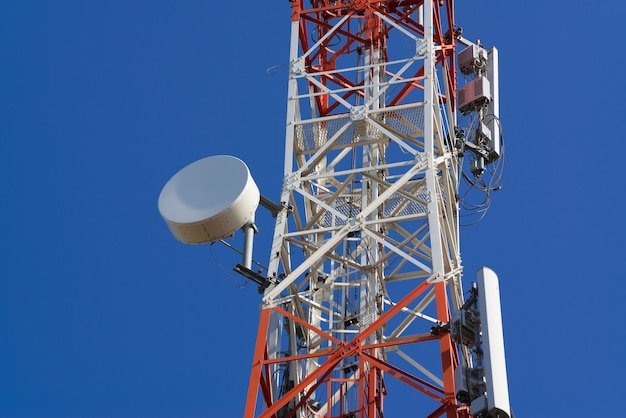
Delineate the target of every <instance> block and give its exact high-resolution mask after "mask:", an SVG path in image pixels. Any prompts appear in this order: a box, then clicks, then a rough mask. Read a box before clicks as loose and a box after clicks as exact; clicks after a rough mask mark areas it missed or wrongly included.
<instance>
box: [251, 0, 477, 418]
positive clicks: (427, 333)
mask: <svg viewBox="0 0 626 418" xmlns="http://www.w3.org/2000/svg"><path fill="white" fill-rule="evenodd" d="M291 6H292V27H291V45H290V70H289V88H288V109H287V129H286V142H285V160H284V183H283V188H282V194H281V204H282V210H280V211H279V212H278V214H277V217H276V225H275V231H274V238H273V243H272V250H271V255H270V261H269V271H268V276H267V279H268V286H267V287H266V288H265V289H264V294H263V305H262V309H261V316H260V324H259V328H258V336H257V343H256V347H255V351H254V359H253V365H252V372H251V378H250V386H249V391H248V398H247V403H246V408H245V417H256V416H259V417H277V418H286V417H298V418H302V417H328V418H330V417H333V418H334V417H337V418H338V417H344V418H347V417H362V418H365V417H367V418H374V417H383V416H385V414H384V409H385V405H384V400H385V397H387V398H388V399H393V402H394V404H402V403H404V404H406V409H405V411H407V413H408V411H410V412H411V413H412V416H424V417H439V416H446V417H461V416H469V411H468V410H467V406H463V405H460V404H459V403H458V402H457V400H456V398H455V377H454V376H455V369H456V368H457V367H458V366H459V365H460V364H462V363H463V362H465V361H466V357H467V353H465V352H464V349H463V348H458V347H457V345H456V343H455V342H454V341H453V339H452V338H451V336H450V333H449V332H446V331H445V330H442V325H445V324H448V323H449V322H450V316H451V311H454V310H457V309H459V307H460V306H461V305H462V304H463V291H462V285H461V272H462V266H461V257H460V251H459V213H458V188H459V176H460V161H459V155H458V151H457V150H456V149H455V147H454V146H452V142H453V140H454V137H455V129H454V126H455V124H456V123H455V122H456V91H457V87H456V70H455V67H456V64H455V41H456V37H457V34H456V33H455V25H454V1H453V0H437V1H433V0H406V1H405V0H402V1H401V0H398V1H377V0H352V1H348V0H307V1H304V0H292V2H291ZM403 387H405V388H403ZM394 391H395V393H402V397H400V398H398V397H395V398H394V397H393V396H394Z"/></svg>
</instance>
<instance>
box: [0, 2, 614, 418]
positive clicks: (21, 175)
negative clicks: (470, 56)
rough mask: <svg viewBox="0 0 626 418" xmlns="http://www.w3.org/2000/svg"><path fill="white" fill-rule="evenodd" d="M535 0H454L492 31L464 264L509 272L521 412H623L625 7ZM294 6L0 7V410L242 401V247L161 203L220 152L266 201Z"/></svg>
mask: <svg viewBox="0 0 626 418" xmlns="http://www.w3.org/2000/svg"><path fill="white" fill-rule="evenodd" d="M535 4H536V6H533V3H529V2H525V3H521V2H502V1H495V0H490V1H487V0H484V1H475V0H471V1H470V0H466V1H458V4H457V22H458V25H459V26H461V27H463V29H464V36H466V37H467V38H469V39H472V40H475V39H476V38H480V39H481V41H482V42H483V44H485V45H487V46H491V45H495V46H497V47H498V48H499V50H500V59H501V66H500V70H501V73H500V76H501V86H500V87H501V119H502V122H503V131H504V136H505V142H506V150H507V159H506V167H505V176H504V188H503V189H502V190H500V191H498V192H497V193H494V195H493V204H492V208H491V210H490V211H489V213H488V215H487V217H486V219H485V220H484V221H482V222H481V223H479V224H478V225H476V226H472V227H467V228H464V229H463V230H462V238H461V242H462V253H463V259H464V261H465V267H466V274H465V279H464V281H465V283H466V284H468V283H469V282H470V281H471V280H472V277H473V272H474V271H475V270H476V269H477V268H478V267H480V266H482V265H488V266H490V267H492V268H493V269H494V270H496V271H497V272H498V273H499V276H500V280H501V292H502V304H503V305H502V309H503V317H504V326H505V342H506V348H507V353H506V354H507V360H508V373H509V380H510V381H509V384H510V393H511V403H512V406H513V408H514V410H515V413H516V415H517V417H518V418H521V417H583V416H584V417H590V416H592V417H599V416H616V415H615V414H616V413H617V414H619V412H616V411H617V410H621V409H620V407H619V404H620V403H621V402H622V397H623V390H622V386H623V382H624V376H626V367H625V360H624V347H623V345H624V338H623V335H622V334H623V333H624V325H623V321H622V316H623V305H624V303H623V301H622V295H624V294H625V290H626V285H625V284H624V281H625V279H626V274H624V272H623V269H621V267H620V265H621V261H622V260H623V258H624V255H623V247H624V244H623V235H624V233H625V232H626V228H625V225H624V218H623V208H622V205H623V202H624V199H623V196H622V194H623V189H624V186H623V185H622V181H623V179H622V178H621V175H620V173H622V172H623V169H622V161H623V158H624V155H626V145H625V144H626V141H625V140H624V138H623V135H624V134H623V132H622V129H621V128H622V123H621V121H622V119H623V117H624V116H623V110H622V108H623V100H624V87H623V79H624V74H625V73H626V68H625V64H624V62H625V60H624V58H623V54H622V53H620V51H619V48H620V47H619V43H618V42H619V41H620V40H621V37H622V35H623V33H622V32H623V31H622V29H621V28H622V26H623V21H622V20H623V16H624V13H625V12H626V6H624V4H623V3H622V2H618V1H612V2H611V1H610V2H601V3H597V5H590V4H589V2H582V1H568V2H565V1H562V0H561V1H552V2H535ZM289 6H290V4H289V2H288V1H287V0H282V1H276V2H252V1H243V2H210V1H179V2H172V1H159V0H152V1H135V0H127V1H88V0H75V1H69V0H59V1H28V0H20V1H16V0H13V1H11V0H7V1H4V2H2V3H1V4H0V78H1V81H0V187H1V190H2V197H1V198H0V214H1V215H2V218H1V219H2V221H1V222H0V237H1V239H0V416H1V417H10V418H13V417H32V418H44V417H46V418H47V417H50V418H53V417H54V418H57V417H58V418H61V417H63V418H65V417H85V418H87V417H89V418H90V417H94V418H95V417H120V418H121V417H238V416H241V414H242V411H243V404H244V401H245V396H246V389H247V384H248V373H249V367H250V362H251V358H252V348H253V344H254V339H255V335H256V327H257V319H258V306H259V303H260V299H259V295H258V294H257V291H256V288H255V286H253V285H248V286H246V287H243V288H239V287H238V283H241V282H242V281H241V278H240V277H234V276H231V273H230V270H231V268H232V266H233V265H234V263H236V262H238V261H239V257H238V256H237V255H236V254H233V253H232V252H230V251H229V250H228V249H225V248H224V247H222V246H214V247H213V248H212V247H210V246H186V245H183V244H180V243H178V242H177V241H175V240H174V239H173V238H172V237H171V235H170V234H169V232H168V230H167V228H166V227H165V225H164V223H163V222H162V220H161V218H160V216H159V214H158V211H157V206H156V202H157V198H158V194H159V191H160V189H161V187H162V186H163V185H164V184H165V182H166V181H167V180H168V179H169V178H170V177H171V176H172V175H173V174H174V173H175V172H176V171H178V170H179V169H180V168H182V167H184V166H185V165H187V164H189V163H190V162H192V161H195V160H197V159H200V158H203V157H205V156H208V155H215V154H232V155H236V156H238V157H240V158H242V159H243V160H245V161H246V162H247V163H248V165H249V166H250V169H251V171H252V173H253V175H254V176H255V178H256V181H257V183H258V184H259V187H260V188H261V189H262V191H263V193H264V194H265V195H267V196H269V197H270V198H277V196H278V194H279V191H280V185H281V172H282V167H281V165H282V154H283V142H284V121H285V108H286V100H285V97H286V75H287V73H286V68H285V66H284V65H285V64H286V62H287V57H288V49H287V48H288V36H289V33H288V30H289V15H290V11H289ZM268 68H274V69H273V70H272V71H270V73H271V75H268V74H267V69H268ZM259 227H260V229H261V231H260V233H259V234H258V235H257V241H256V249H255V254H254V256H255V258H256V259H258V260H260V261H261V262H264V263H265V262H266V260H267V257H268V255H269V252H268V245H269V241H270V237H271V234H272V224H271V218H269V217H268V218H262V217H261V219H259ZM216 260H218V262H216ZM410 412H411V411H406V413H407V414H408V413H410Z"/></svg>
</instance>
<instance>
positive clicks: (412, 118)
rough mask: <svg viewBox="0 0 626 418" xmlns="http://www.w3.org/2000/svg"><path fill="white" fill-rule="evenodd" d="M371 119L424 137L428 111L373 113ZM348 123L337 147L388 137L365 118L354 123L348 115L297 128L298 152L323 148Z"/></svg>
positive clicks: (337, 142)
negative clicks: (425, 117) (425, 115)
mask: <svg viewBox="0 0 626 418" xmlns="http://www.w3.org/2000/svg"><path fill="white" fill-rule="evenodd" d="M367 117H368V118H370V119H371V120H374V121H376V122H377V123H381V124H382V125H383V126H385V127H386V128H387V129H389V130H391V131H395V132H398V133H401V134H404V135H408V136H411V137H418V136H421V135H422V130H423V129H424V110H423V109H422V108H421V107H416V108H411V109H402V110H393V111H385V112H376V113H371V114H370V115H368V116H367ZM346 124H349V125H350V126H349V127H348V128H347V130H346V131H345V132H344V133H343V134H342V135H341V137H340V138H339V139H338V140H337V141H336V143H335V145H334V146H333V148H343V147H345V146H348V145H350V144H359V143H364V142H372V141H378V140H380V139H382V138H384V136H385V135H384V134H383V133H382V132H381V131H380V130H379V129H377V128H376V127H375V126H372V124H371V123H368V122H367V120H365V119H361V120H356V121H352V120H351V119H350V117H349V116H348V115H346V116H345V117H343V118H339V119H331V120H326V121H321V122H320V121H318V122H310V123H303V124H300V125H297V126H296V128H295V134H296V143H295V149H296V152H298V153H300V154H308V153H312V152H315V151H317V150H318V149H320V148H321V147H322V146H323V145H324V144H326V142H327V141H328V140H329V139H331V138H332V137H333V136H334V135H335V134H336V133H337V132H338V131H339V130H340V129H341V128H342V127H344V126H345V125H346Z"/></svg>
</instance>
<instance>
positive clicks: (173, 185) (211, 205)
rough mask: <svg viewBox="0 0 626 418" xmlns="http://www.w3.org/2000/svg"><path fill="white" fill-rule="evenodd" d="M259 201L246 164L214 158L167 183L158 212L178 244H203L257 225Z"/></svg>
mask: <svg viewBox="0 0 626 418" xmlns="http://www.w3.org/2000/svg"><path fill="white" fill-rule="evenodd" d="M260 198H261V194H260V192H259V189H258V187H257V185H256V184H255V182H254V180H253V179H252V176H251V175H250V170H249V169H248V166H246V164H245V163H244V162H243V161H241V160H240V159H239V158H236V157H232V156H230V155H215V156H211V157H207V158H203V159H201V160H199V161H196V162H194V163H191V164H189V165H188V166H187V167H185V168H183V169H182V170H180V171H179V172H178V173H176V174H175V175H174V176H173V177H172V178H171V179H170V180H169V181H168V182H167V184H166V185H165V186H164V187H163V190H161V194H160V195H159V212H160V213H161V216H162V217H163V219H164V220H165V223H167V226H168V227H169V228H170V231H171V232H172V234H173V235H174V237H175V238H176V239H177V240H179V241H182V242H184V243H187V244H203V243H207V242H213V241H217V240H219V239H222V238H225V237H229V236H231V235H233V234H234V233H235V231H237V229H239V228H241V227H242V226H244V225H245V224H247V223H250V222H254V212H255V211H256V208H257V207H258V205H259V201H260Z"/></svg>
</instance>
